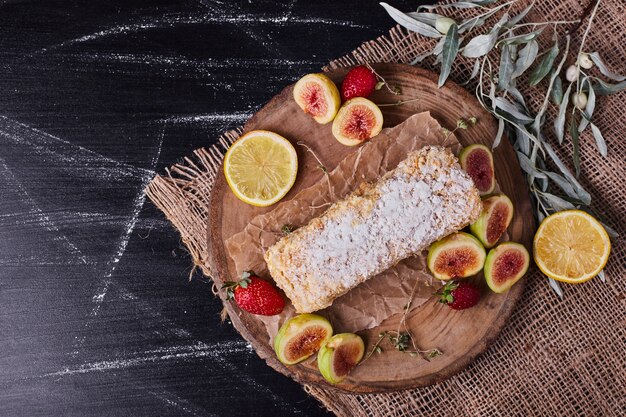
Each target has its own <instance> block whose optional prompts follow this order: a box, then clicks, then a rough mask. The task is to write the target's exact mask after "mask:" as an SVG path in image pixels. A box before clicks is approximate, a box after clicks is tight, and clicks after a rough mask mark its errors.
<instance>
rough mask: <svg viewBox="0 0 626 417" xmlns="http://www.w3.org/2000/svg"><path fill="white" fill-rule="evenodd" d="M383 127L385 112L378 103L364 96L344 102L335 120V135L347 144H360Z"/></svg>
mask: <svg viewBox="0 0 626 417" xmlns="http://www.w3.org/2000/svg"><path fill="white" fill-rule="evenodd" d="M382 128H383V114H382V113H381V111H380V109H379V108H378V106H377V105H376V104H374V103H373V102H371V101H370V100H368V99H366V98H363V97H356V98H353V99H350V100H348V101H346V102H345V103H344V105H343V106H341V108H340V109H339V112H338V113H337V117H335V120H334V121H333V135H334V136H335V139H337V140H338V141H339V142H340V143H342V144H344V145H346V146H356V145H360V144H361V143H363V142H364V141H366V140H368V139H370V138H373V137H374V136H376V135H378V134H379V133H380V131H381V129H382Z"/></svg>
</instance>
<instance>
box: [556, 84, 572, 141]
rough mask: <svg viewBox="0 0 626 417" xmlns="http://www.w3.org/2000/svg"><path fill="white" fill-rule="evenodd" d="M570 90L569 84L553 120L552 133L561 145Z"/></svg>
mask: <svg viewBox="0 0 626 417" xmlns="http://www.w3.org/2000/svg"><path fill="white" fill-rule="evenodd" d="M571 90H572V85H571V84H570V85H569V86H568V87H567V90H565V94H563V100H562V101H561V105H560V106H559V115H558V116H557V118H556V119H554V132H555V133H556V137H557V139H558V140H559V144H561V143H563V137H564V136H565V116H566V114H567V105H568V104H569V93H570V91H571Z"/></svg>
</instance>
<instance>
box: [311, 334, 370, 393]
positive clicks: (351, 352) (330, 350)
mask: <svg viewBox="0 0 626 417" xmlns="http://www.w3.org/2000/svg"><path fill="white" fill-rule="evenodd" d="M364 353H365V344H364V343H363V339H361V337H360V336H358V335H356V334H354V333H339V334H336V335H334V336H333V337H331V338H330V340H329V341H328V342H326V344H325V345H324V346H322V348H321V349H320V352H319V353H318V354H317V366H318V368H319V369H320V372H321V373H322V375H323V376H324V378H326V380H327V381H328V382H330V383H331V384H338V383H340V382H341V381H343V380H344V379H345V378H346V377H347V376H348V374H349V373H350V371H352V369H354V367H355V366H356V365H357V364H358V363H359V362H360V361H361V359H362V358H363V354H364Z"/></svg>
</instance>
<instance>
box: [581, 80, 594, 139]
mask: <svg viewBox="0 0 626 417" xmlns="http://www.w3.org/2000/svg"><path fill="white" fill-rule="evenodd" d="M588 85H589V91H588V96H587V105H586V106H585V111H584V114H583V117H582V119H580V124H579V125H578V132H583V131H584V130H585V129H586V128H587V126H588V125H589V122H590V121H591V117H592V116H593V111H594V110H595V108H596V94H595V92H594V91H593V85H592V84H591V82H589V83H588Z"/></svg>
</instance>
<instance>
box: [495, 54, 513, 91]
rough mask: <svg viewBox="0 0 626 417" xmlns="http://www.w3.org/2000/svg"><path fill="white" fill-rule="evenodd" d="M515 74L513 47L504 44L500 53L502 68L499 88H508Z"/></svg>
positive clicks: (499, 72)
mask: <svg viewBox="0 0 626 417" xmlns="http://www.w3.org/2000/svg"><path fill="white" fill-rule="evenodd" d="M512 74H513V60H512V59H511V47H510V46H509V45H504V47H503V48H502V53H501V54H500V68H499V71H498V88H499V89H500V90H506V89H507V87H508V86H509V84H510V83H511V75H512Z"/></svg>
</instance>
